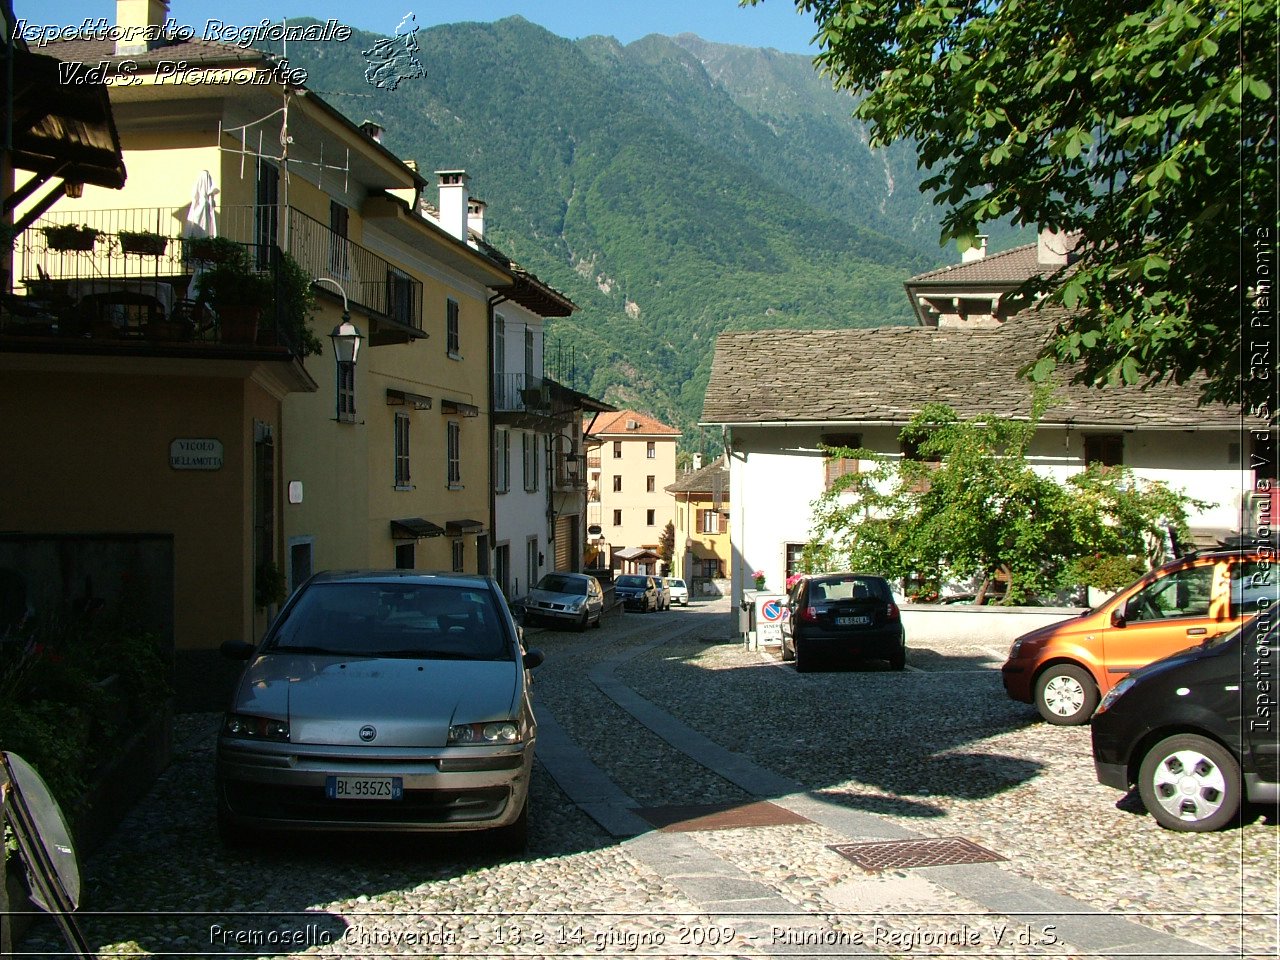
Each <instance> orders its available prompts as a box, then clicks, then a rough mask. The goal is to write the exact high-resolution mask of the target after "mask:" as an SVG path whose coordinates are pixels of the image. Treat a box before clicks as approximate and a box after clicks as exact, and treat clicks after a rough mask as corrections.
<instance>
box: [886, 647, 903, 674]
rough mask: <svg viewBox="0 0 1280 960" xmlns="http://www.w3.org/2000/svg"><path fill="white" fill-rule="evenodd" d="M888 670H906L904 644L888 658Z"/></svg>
mask: <svg viewBox="0 0 1280 960" xmlns="http://www.w3.org/2000/svg"><path fill="white" fill-rule="evenodd" d="M889 669H890V670H905V669H907V645H906V644H905V643H904V644H903V645H902V646H900V647H899V648H898V649H897V650H895V651H894V652H893V655H892V656H891V657H889Z"/></svg>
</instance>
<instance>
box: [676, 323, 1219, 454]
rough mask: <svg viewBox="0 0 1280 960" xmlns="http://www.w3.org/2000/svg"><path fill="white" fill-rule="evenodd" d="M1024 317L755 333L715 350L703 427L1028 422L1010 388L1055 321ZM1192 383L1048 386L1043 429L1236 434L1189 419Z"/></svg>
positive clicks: (730, 338)
mask: <svg viewBox="0 0 1280 960" xmlns="http://www.w3.org/2000/svg"><path fill="white" fill-rule="evenodd" d="M1061 316H1062V313H1061V311H1060V310H1050V309H1045V310H1042V311H1039V312H1037V313H1033V312H1031V311H1024V312H1023V313H1020V314H1017V315H1015V316H1014V317H1013V318H1011V319H1010V320H1009V321H1007V322H1006V323H1005V324H1004V325H1003V326H1001V327H999V328H996V329H990V330H975V329H967V330H966V329H941V330H940V329H937V328H934V327H875V328H872V329H866V330H807V331H797V330H761V331H751V332H743V333H722V334H720V336H718V337H717V338H716V349H715V357H714V359H713V361H712V364H711V379H710V382H709V383H708V384H707V393H706V398H705V400H704V402H703V408H702V417H701V422H702V423H704V424H734V423H742V424H747V423H758V422H764V421H810V422H813V421H817V422H822V423H841V422H847V423H885V424H901V423H905V422H906V421H907V420H909V419H910V418H911V416H912V415H913V414H915V413H916V412H917V411H918V410H919V409H920V407H921V406H923V405H924V404H925V403H928V402H930V401H937V402H940V403H945V404H947V405H949V406H950V407H951V408H952V409H954V410H955V411H956V413H957V414H958V415H959V416H960V417H962V418H968V417H974V416H980V415H982V414H997V415H1001V416H1006V417H1017V418H1026V417H1027V416H1028V415H1029V413H1030V409H1031V390H1032V387H1031V384H1030V383H1029V382H1027V381H1025V380H1022V379H1020V378H1019V377H1018V370H1019V368H1021V367H1022V366H1024V365H1025V364H1027V363H1028V362H1030V361H1031V360H1032V359H1033V358H1034V357H1035V356H1036V354H1037V353H1038V352H1039V349H1040V347H1041V345H1042V344H1043V343H1044V342H1045V340H1046V339H1047V337H1048V335H1049V333H1050V331H1051V330H1052V326H1053V323H1054V322H1055V321H1056V320H1057V319H1059V318H1061ZM1199 393H1200V383H1199V382H1198V381H1192V382H1189V383H1186V384H1183V385H1181V386H1179V385H1175V384H1171V383H1165V384H1157V385H1156V386H1153V387H1150V388H1148V389H1146V390H1142V389H1140V388H1138V387H1106V388H1102V389H1096V388H1093V387H1087V386H1077V385H1073V384H1067V383H1066V377H1065V376H1061V377H1059V378H1058V379H1057V395H1058V402H1056V403H1054V404H1053V405H1052V406H1051V407H1050V408H1049V409H1048V410H1047V411H1046V412H1045V415H1044V417H1043V418H1042V423H1044V424H1046V425H1048V424H1065V423H1070V424H1071V425H1072V426H1074V427H1082V426H1090V427H1117V428H1125V427H1157V428H1167V429H1177V428H1184V429H1185V428H1190V427H1200V428H1204V427H1214V428H1221V429H1231V428H1239V425H1240V414H1239V411H1238V410H1234V409H1232V408H1229V407H1227V406H1224V405H1221V404H1215V405H1211V406H1207V407H1198V406H1197V398H1198V396H1199Z"/></svg>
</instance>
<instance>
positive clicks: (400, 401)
mask: <svg viewBox="0 0 1280 960" xmlns="http://www.w3.org/2000/svg"><path fill="white" fill-rule="evenodd" d="M431 403H432V400H431V398H430V397H426V396H423V395H422V394H420V393H410V392H409V391H408V390H395V389H392V388H391V387H387V406H388V407H413V409H415V410H430V409H431Z"/></svg>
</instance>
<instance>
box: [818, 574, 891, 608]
mask: <svg viewBox="0 0 1280 960" xmlns="http://www.w3.org/2000/svg"><path fill="white" fill-rule="evenodd" d="M887 599H888V590H887V589H886V588H885V587H884V586H883V581H879V580H877V578H875V577H824V578H823V579H821V580H814V581H812V582H811V583H810V584H809V602H810V603H822V602H824V601H827V600H887Z"/></svg>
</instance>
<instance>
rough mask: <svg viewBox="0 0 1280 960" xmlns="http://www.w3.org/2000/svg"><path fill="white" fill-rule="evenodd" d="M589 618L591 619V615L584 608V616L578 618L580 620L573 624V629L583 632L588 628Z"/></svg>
mask: <svg viewBox="0 0 1280 960" xmlns="http://www.w3.org/2000/svg"><path fill="white" fill-rule="evenodd" d="M588 619H589V616H588V614H587V611H585V610H583V611H582V616H580V617H579V618H578V622H577V623H575V624H574V625H573V629H574V630H576V631H577V632H578V633H581V632H582V631H583V630H585V629H587V620H588Z"/></svg>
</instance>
